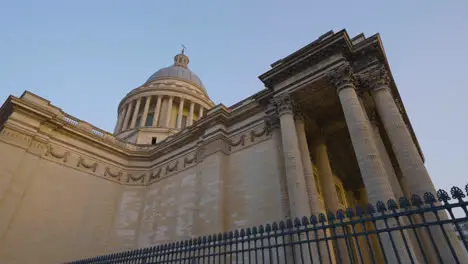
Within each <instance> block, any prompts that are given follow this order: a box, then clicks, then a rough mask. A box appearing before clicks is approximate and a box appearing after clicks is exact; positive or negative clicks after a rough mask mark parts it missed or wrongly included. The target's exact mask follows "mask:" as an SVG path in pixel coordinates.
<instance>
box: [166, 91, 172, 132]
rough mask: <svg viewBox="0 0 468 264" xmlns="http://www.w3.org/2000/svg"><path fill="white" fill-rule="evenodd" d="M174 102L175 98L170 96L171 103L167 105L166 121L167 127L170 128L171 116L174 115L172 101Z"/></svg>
mask: <svg viewBox="0 0 468 264" xmlns="http://www.w3.org/2000/svg"><path fill="white" fill-rule="evenodd" d="M173 100H174V96H169V101H168V103H167V112H166V120H165V122H166V123H165V124H164V126H165V127H169V125H170V124H171V114H172V101H173Z"/></svg>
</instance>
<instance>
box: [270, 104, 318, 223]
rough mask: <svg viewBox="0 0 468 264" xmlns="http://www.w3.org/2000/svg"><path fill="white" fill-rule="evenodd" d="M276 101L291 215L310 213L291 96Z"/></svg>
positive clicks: (297, 215)
mask: <svg viewBox="0 0 468 264" xmlns="http://www.w3.org/2000/svg"><path fill="white" fill-rule="evenodd" d="M276 103H277V106H278V114H279V118H280V125H281V141H282V143H283V154H284V164H285V169H286V179H287V186H288V195H289V203H290V207H291V217H302V216H305V215H310V208H309V204H308V197H307V190H306V187H305V186H306V185H305V179H304V167H303V165H302V160H301V152H300V149H299V142H298V139H297V133H296V126H295V124H294V117H293V112H292V102H291V99H290V98H289V96H283V97H281V98H278V99H277V102H276Z"/></svg>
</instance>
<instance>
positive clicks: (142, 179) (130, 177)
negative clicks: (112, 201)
mask: <svg viewBox="0 0 468 264" xmlns="http://www.w3.org/2000/svg"><path fill="white" fill-rule="evenodd" d="M145 178H146V174H145V173H142V174H140V176H138V177H134V176H133V174H131V173H127V182H138V181H139V182H140V183H145Z"/></svg>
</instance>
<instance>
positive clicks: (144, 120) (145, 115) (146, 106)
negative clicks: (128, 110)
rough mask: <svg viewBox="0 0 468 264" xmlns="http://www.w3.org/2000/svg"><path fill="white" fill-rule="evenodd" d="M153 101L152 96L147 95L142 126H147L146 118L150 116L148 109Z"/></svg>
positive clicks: (141, 121)
mask: <svg viewBox="0 0 468 264" xmlns="http://www.w3.org/2000/svg"><path fill="white" fill-rule="evenodd" d="M150 103H151V96H148V97H146V102H145V108H144V110H143V115H142V116H141V120H140V127H145V126H146V119H147V118H148V110H149V106H150Z"/></svg>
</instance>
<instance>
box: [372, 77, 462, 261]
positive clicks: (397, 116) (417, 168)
mask: <svg viewBox="0 0 468 264" xmlns="http://www.w3.org/2000/svg"><path fill="white" fill-rule="evenodd" d="M380 77H381V78H386V77H385V75H384V76H380ZM381 81H382V82H380V83H379V82H378V83H377V84H376V85H375V86H374V87H373V90H372V96H373V98H374V101H375V105H376V108H377V111H378V113H379V116H380V118H381V119H382V123H383V125H384V128H385V131H386V132H387V135H388V137H389V139H390V142H391V145H392V149H393V152H394V153H395V156H396V158H397V161H398V164H399V166H400V169H401V172H402V183H403V189H404V191H405V192H406V195H407V196H408V197H410V196H411V195H413V194H417V195H420V196H421V197H423V195H424V193H425V192H431V193H433V194H434V195H436V190H435V187H434V184H433V183H432V180H431V178H430V176H429V173H428V171H427V169H426V167H425V166H424V162H423V160H422V158H421V155H420V153H419V151H418V149H417V148H416V144H415V142H414V141H413V139H412V137H411V134H410V131H409V129H408V127H407V125H406V123H405V122H404V120H403V117H402V115H401V113H400V110H399V109H398V106H397V105H396V103H395V100H394V98H393V96H392V94H391V92H390V87H389V86H388V81H385V79H383V80H381ZM425 217H426V219H427V220H428V221H437V219H436V217H435V216H434V215H433V214H429V213H428V214H426V215H425ZM440 218H441V219H447V214H446V213H445V212H444V211H442V212H440ZM431 230H432V236H433V237H434V240H435V241H436V244H437V247H438V249H439V251H440V254H441V256H442V259H443V262H444V263H454V262H455V259H454V258H453V254H452V253H451V250H450V248H449V247H448V244H447V243H446V240H445V238H444V234H443V233H442V231H441V230H440V228H438V227H435V226H434V227H431ZM445 231H446V233H447V235H448V237H449V239H450V241H451V244H452V245H453V247H454V249H455V251H456V253H457V255H458V256H459V257H461V258H464V257H465V254H466V251H465V250H464V249H463V248H462V247H461V245H460V244H459V243H458V241H457V238H456V235H455V234H454V231H453V229H451V228H445ZM423 240H424V244H425V245H426V250H429V252H430V253H431V252H432V253H433V251H432V250H431V248H432V246H431V242H430V240H429V238H428V237H427V236H426V235H424V234H423ZM431 258H432V259H433V260H434V261H435V256H431Z"/></svg>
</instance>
